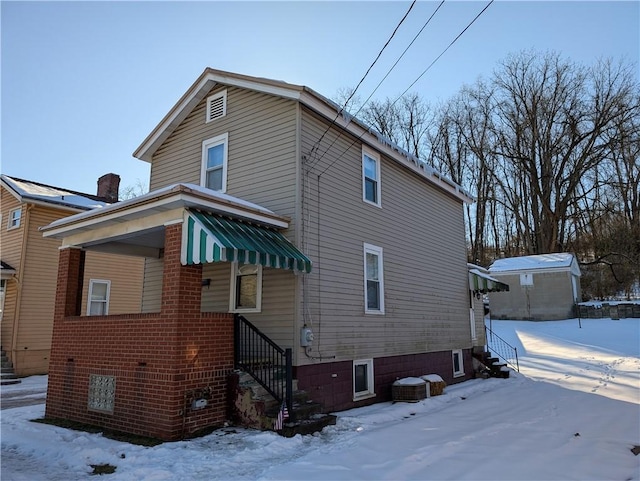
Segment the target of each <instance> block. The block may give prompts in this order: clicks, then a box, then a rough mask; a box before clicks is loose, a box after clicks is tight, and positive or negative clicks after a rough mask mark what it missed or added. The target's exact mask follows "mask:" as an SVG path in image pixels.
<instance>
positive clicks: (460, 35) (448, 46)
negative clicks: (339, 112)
mask: <svg viewBox="0 0 640 481" xmlns="http://www.w3.org/2000/svg"><path fill="white" fill-rule="evenodd" d="M493 2H494V0H490V2H489V3H487V4H486V5H485V7H484V8H483V9H482V10H481V11H480V13H478V15H476V16H475V18H474V19H473V20H471V22H469V24H468V25H467V26H466V27H465V28H464V30H462V32H460V33H459V34H458V36H457V37H456V38H454V39H453V40H452V41H451V43H450V44H449V45H447V48H445V49H444V50H443V51H442V53H440V55H438V56H437V57H436V58H435V60H434V61H433V62H431V63H430V64H429V66H428V67H427V68H426V69H424V71H423V72H422V73H421V74H420V75H419V76H418V78H417V79H415V80H414V81H413V83H412V84H411V85H409V86H408V87H407V88H406V90H405V91H404V92H402V93H401V94H400V96H399V97H398V98H397V99H395V100H394V101H393V103H392V104H391V105H392V106H393V105H394V104H395V103H396V102H397V101H398V100H400V98H402V97H403V96H404V94H406V93H407V92H408V91H409V89H410V88H411V87H413V86H414V85H415V84H416V83H417V82H418V80H420V79H421V78H422V76H423V75H424V74H426V73H427V72H428V71H429V70H430V69H431V67H433V65H434V64H435V63H436V62H437V61H438V60H439V59H440V57H442V56H443V55H444V54H445V52H446V51H447V50H449V49H450V48H451V46H452V45H453V44H454V43H456V42H457V41H458V39H459V38H460V37H462V34H463V33H464V32H466V31H467V30H468V29H469V27H471V25H473V24H474V23H475V21H476V20H478V18H480V15H482V14H483V13H484V12H485V10H486V9H487V8H489V7H490V6H491V4H492V3H493Z"/></svg>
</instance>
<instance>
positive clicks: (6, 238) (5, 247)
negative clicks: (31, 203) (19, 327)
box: [0, 187, 26, 356]
mask: <svg viewBox="0 0 640 481" xmlns="http://www.w3.org/2000/svg"><path fill="white" fill-rule="evenodd" d="M19 206H20V202H19V201H18V199H16V198H15V197H14V196H13V195H11V194H10V193H9V192H7V190H6V189H4V187H3V188H1V189H0V209H1V211H0V212H1V213H2V216H1V219H0V253H1V257H2V260H3V261H4V262H6V263H7V264H9V265H10V266H11V267H13V268H14V269H15V270H16V274H15V277H14V278H13V279H7V284H6V286H7V292H6V295H5V299H4V311H3V313H2V323H1V330H0V336H1V338H0V339H1V342H2V347H3V348H4V349H5V350H7V352H8V353H9V356H11V352H10V350H11V343H12V339H13V326H14V319H15V314H16V309H17V302H18V280H19V279H20V278H21V275H22V272H21V269H20V263H21V262H22V255H21V253H22V244H23V239H24V218H23V219H22V221H21V223H20V227H18V228H16V229H11V230H7V222H8V221H9V212H10V211H12V210H13V209H16V208H17V207H19ZM25 212H26V206H23V215H24V214H25Z"/></svg>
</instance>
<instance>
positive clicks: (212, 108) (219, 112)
mask: <svg viewBox="0 0 640 481" xmlns="http://www.w3.org/2000/svg"><path fill="white" fill-rule="evenodd" d="M225 115H227V91H226V90H223V91H221V92H218V93H217V94H213V95H212V96H210V97H209V98H207V120H206V121H207V122H211V121H212V120H216V119H219V118H221V117H224V116H225Z"/></svg>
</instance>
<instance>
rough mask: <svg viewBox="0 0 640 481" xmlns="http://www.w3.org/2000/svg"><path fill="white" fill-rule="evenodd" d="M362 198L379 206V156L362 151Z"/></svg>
mask: <svg viewBox="0 0 640 481" xmlns="http://www.w3.org/2000/svg"><path fill="white" fill-rule="evenodd" d="M362 200H364V201H365V202H369V203H371V204H374V205H377V206H378V207H380V205H381V204H380V156H379V155H378V154H375V153H374V152H371V151H369V150H364V149H363V151H362Z"/></svg>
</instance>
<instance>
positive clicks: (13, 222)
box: [7, 207, 22, 230]
mask: <svg viewBox="0 0 640 481" xmlns="http://www.w3.org/2000/svg"><path fill="white" fill-rule="evenodd" d="M20 219H22V207H18V208H17V209H13V210H12V211H11V212H9V222H8V223H7V230H9V229H15V228H17V227H20Z"/></svg>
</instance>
